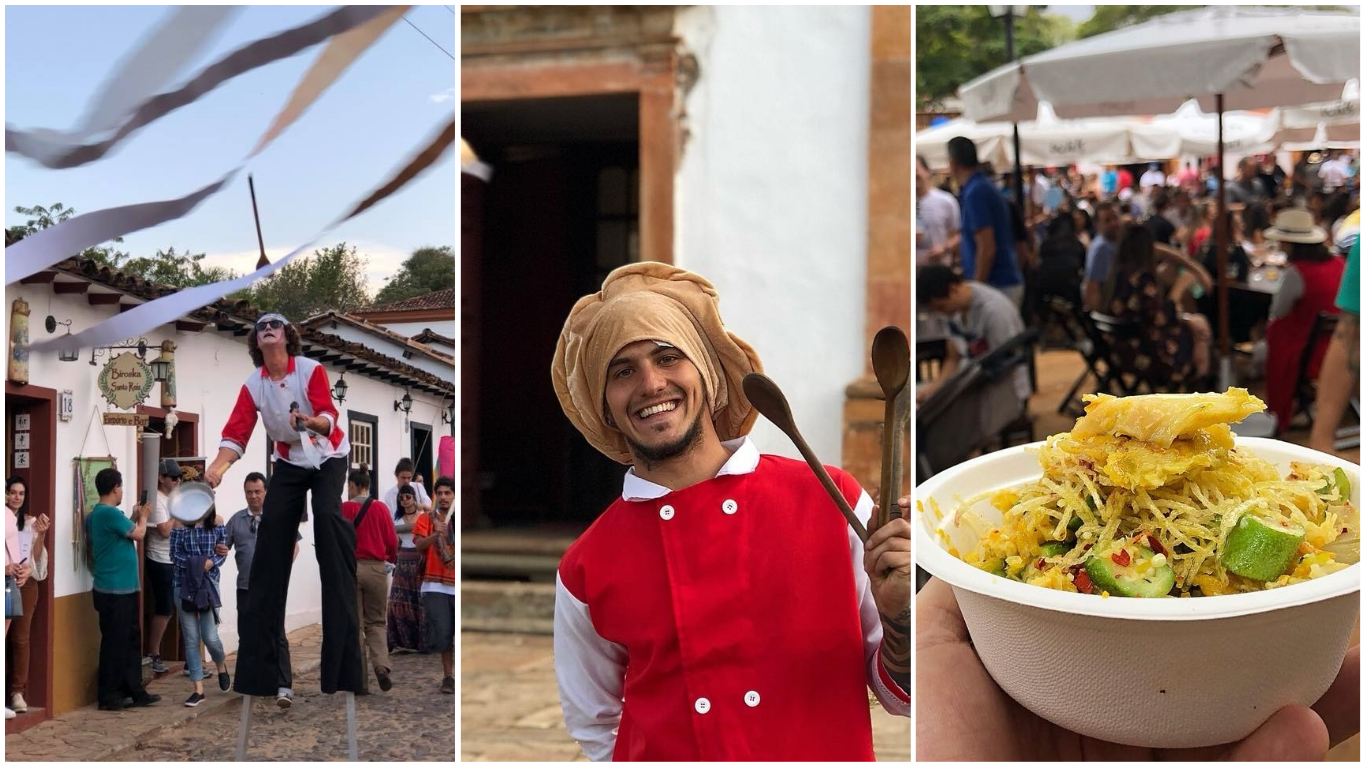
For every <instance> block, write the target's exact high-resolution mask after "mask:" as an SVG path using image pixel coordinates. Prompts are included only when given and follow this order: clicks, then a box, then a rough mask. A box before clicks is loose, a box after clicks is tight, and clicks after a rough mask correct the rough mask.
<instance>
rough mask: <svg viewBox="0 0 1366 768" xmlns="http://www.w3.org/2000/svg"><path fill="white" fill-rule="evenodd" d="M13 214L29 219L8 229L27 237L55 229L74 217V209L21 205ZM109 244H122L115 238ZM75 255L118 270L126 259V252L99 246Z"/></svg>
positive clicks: (15, 208) (58, 205) (121, 239)
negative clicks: (50, 228)
mask: <svg viewBox="0 0 1366 768" xmlns="http://www.w3.org/2000/svg"><path fill="white" fill-rule="evenodd" d="M14 212H15V213H20V214H23V215H24V216H29V217H31V218H29V220H28V221H27V222H25V223H23V224H19V225H15V226H13V227H9V229H11V230H14V232H15V233H16V234H18V235H19V236H20V237H28V236H29V235H31V234H33V233H34V232H38V231H39V230H44V229H47V228H49V227H55V226H57V225H58V224H61V223H62V222H63V221H66V220H67V219H69V218H71V217H72V216H75V215H76V209H75V208H67V207H66V206H64V205H62V204H61V203H53V204H52V207H51V208H44V207H43V206H41V205H35V206H33V207H32V208H25V207H24V206H22V205H16V206H14ZM110 242H114V243H122V242H123V238H121V237H116V238H114V239H113V240H112V241H110ZM77 255H79V256H81V257H83V258H87V259H94V260H95V261H97V262H99V263H100V264H103V265H104V266H106V267H113V268H115V269H118V268H119V265H120V264H121V263H122V262H123V261H124V260H125V259H127V258H128V253H127V252H126V251H120V250H118V249H115V248H105V247H101V246H96V247H94V248H86V249H85V250H84V251H81V252H80V253H79V254H77Z"/></svg>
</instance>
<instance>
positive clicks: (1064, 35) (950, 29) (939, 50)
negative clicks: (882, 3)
mask: <svg viewBox="0 0 1366 768" xmlns="http://www.w3.org/2000/svg"><path fill="white" fill-rule="evenodd" d="M915 13H916V23H915V45H916V49H915V96H916V102H917V104H918V105H920V106H922V107H925V106H934V105H936V104H937V103H939V102H942V101H943V100H944V99H947V98H950V97H952V96H953V95H954V94H955V93H957V91H958V88H959V86H962V85H964V84H965V83H967V82H969V81H971V80H972V79H973V78H976V77H978V76H979V75H983V74H985V73H987V72H990V71H991V70H993V69H995V68H996V67H999V66H1001V65H1002V64H1005V63H1006V36H1005V21H1004V20H1003V19H993V18H992V17H991V13H990V11H988V9H987V6H985V5H919V6H916V9H915ZM1072 35H1073V29H1072V21H1071V20H1070V19H1068V18H1067V17H1066V16H1061V15H1057V14H1052V13H1046V12H1043V11H1041V10H1039V9H1038V8H1037V7H1030V8H1029V10H1027V11H1026V12H1025V15H1024V16H1020V17H1016V19H1015V55H1016V56H1017V57H1024V56H1029V55H1032V54H1035V53H1040V52H1042V51H1046V50H1048V49H1050V48H1053V47H1055V46H1057V45H1059V44H1061V43H1064V42H1067V41H1068V40H1070V39H1072Z"/></svg>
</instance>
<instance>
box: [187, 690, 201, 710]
mask: <svg viewBox="0 0 1366 768" xmlns="http://www.w3.org/2000/svg"><path fill="white" fill-rule="evenodd" d="M203 700H204V694H202V693H192V694H190V698H188V699H186V700H185V706H187V707H197V706H199V702H201V701H203Z"/></svg>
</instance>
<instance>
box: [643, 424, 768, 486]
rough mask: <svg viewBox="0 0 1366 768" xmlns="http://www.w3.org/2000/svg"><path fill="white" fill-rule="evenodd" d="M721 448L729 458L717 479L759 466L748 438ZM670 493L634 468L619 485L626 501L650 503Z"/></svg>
mask: <svg viewBox="0 0 1366 768" xmlns="http://www.w3.org/2000/svg"><path fill="white" fill-rule="evenodd" d="M721 447H723V448H725V449H726V450H727V451H730V458H729V459H727V460H726V463H725V464H722V465H721V470H720V471H719V472H717V473H716V476H717V477H720V476H722V475H747V474H749V473H750V472H753V471H754V470H755V468H756V467H758V466H759V449H758V448H756V447H755V446H754V441H752V440H750V439H749V437H748V436H745V437H737V438H735V439H734V440H727V441H725V442H723V443H721ZM670 493H673V491H671V490H670V489H668V488H665V487H664V486H662V485H659V484H657V483H652V482H650V481H649V480H646V479H645V478H643V477H641V476H639V475H637V474H636V468H635V467H631V468H630V469H628V470H626V479H625V481H623V482H622V485H621V498H623V499H625V500H626V501H650V500H651V499H658V498H661V497H663V496H667V495H668V494H670Z"/></svg>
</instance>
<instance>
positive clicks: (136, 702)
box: [133, 693, 161, 707]
mask: <svg viewBox="0 0 1366 768" xmlns="http://www.w3.org/2000/svg"><path fill="white" fill-rule="evenodd" d="M158 701H161V696H160V695H158V694H155V693H149V694H144V695H143V697H142V698H141V699H139V698H136V697H134V699H133V706H135V707H150V706H152V705H153V704H155V703H157V702H158Z"/></svg>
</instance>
